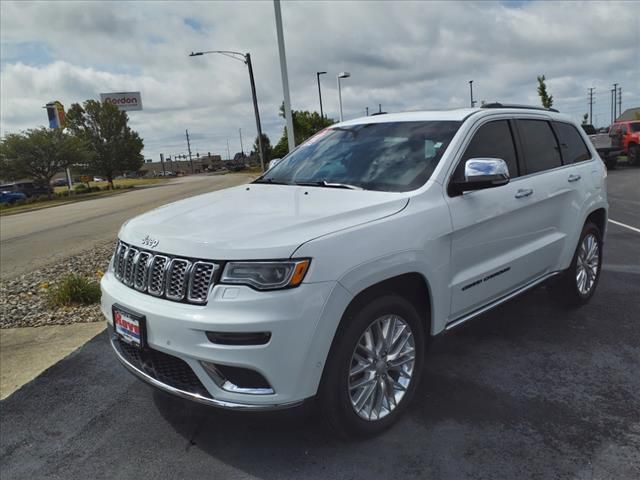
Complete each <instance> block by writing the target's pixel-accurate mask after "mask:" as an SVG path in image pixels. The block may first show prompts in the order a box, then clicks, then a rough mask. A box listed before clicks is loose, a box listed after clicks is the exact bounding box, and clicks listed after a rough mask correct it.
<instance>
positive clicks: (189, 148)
mask: <svg viewBox="0 0 640 480" xmlns="http://www.w3.org/2000/svg"><path fill="white" fill-rule="evenodd" d="M185 132H186V134H187V150H188V151H189V163H190V164H191V175H193V160H192V159H191V143H190V142H189V130H185Z"/></svg>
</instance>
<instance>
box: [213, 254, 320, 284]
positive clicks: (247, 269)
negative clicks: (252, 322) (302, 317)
mask: <svg viewBox="0 0 640 480" xmlns="http://www.w3.org/2000/svg"><path fill="white" fill-rule="evenodd" d="M310 262H311V261H310V260H309V259H304V260H284V261H273V262H228V263H227V264H226V266H225V267H224V271H223V272H222V279H221V280H220V282H221V283H232V284H238V285H248V286H250V287H253V288H255V289H258V290H277V289H280V288H293V287H297V286H298V285H300V284H301V283H302V280H303V279H304V276H305V275H306V273H307V270H308V269H309V263H310Z"/></svg>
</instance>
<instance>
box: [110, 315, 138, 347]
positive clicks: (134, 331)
mask: <svg viewBox="0 0 640 480" xmlns="http://www.w3.org/2000/svg"><path fill="white" fill-rule="evenodd" d="M144 320H145V318H144V315H139V314H137V313H134V312H132V311H130V310H125V309H123V308H122V307H118V306H116V305H114V306H113V326H114V329H115V332H116V335H117V336H118V337H119V338H120V339H121V340H122V341H124V342H127V343H128V344H130V345H133V346H135V347H138V348H143V347H144V340H145V331H144V327H145V325H144Z"/></svg>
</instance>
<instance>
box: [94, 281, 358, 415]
mask: <svg viewBox="0 0 640 480" xmlns="http://www.w3.org/2000/svg"><path fill="white" fill-rule="evenodd" d="M101 287H102V311H103V314H104V315H105V317H106V318H107V321H108V322H109V324H110V326H111V329H112V328H113V318H112V306H113V305H114V304H117V305H119V306H121V307H124V308H127V309H129V310H132V311H134V312H136V313H138V314H141V315H144V316H145V317H146V329H147V338H146V340H147V344H148V347H149V348H150V349H151V353H153V352H154V351H155V352H160V353H159V355H162V354H164V355H168V356H171V357H172V358H175V359H178V360H177V361H179V362H183V363H184V364H186V365H187V366H188V369H190V370H191V371H192V373H193V374H195V376H196V377H197V379H198V380H199V382H200V384H201V385H202V386H203V387H204V391H201V390H198V389H195V388H188V387H184V386H183V384H179V385H178V386H177V385H176V384H175V383H173V384H172V382H169V381H165V380H164V378H163V377H162V376H159V375H155V374H154V370H153V369H150V368H146V367H147V366H148V365H145V363H144V361H143V362H136V361H133V360H132V358H130V357H128V356H127V355H125V354H123V353H125V352H124V351H123V350H122V348H119V347H120V346H121V345H120V343H119V341H118V340H115V339H114V338H113V337H112V339H111V340H112V346H113V347H114V351H115V352H116V355H117V357H118V359H119V360H120V362H121V363H122V364H123V365H124V366H125V367H126V368H127V369H128V370H129V371H130V372H131V373H133V374H134V375H136V376H137V377H138V378H140V379H142V380H143V381H145V382H147V383H149V384H151V385H153V386H155V387H158V388H160V389H162V390H165V391H167V392H169V393H172V394H175V395H178V396H180V397H183V398H187V399H190V400H194V401H197V402H200V403H205V404H209V405H213V406H216V407H221V408H231V409H247V410H256V409H278V408H287V407H292V406H295V405H297V404H299V403H301V402H302V401H303V400H305V399H306V398H309V397H312V396H314V395H315V393H316V391H317V388H318V384H319V381H320V377H321V375H322V369H323V367H324V362H325V359H326V355H327V353H328V351H329V348H330V346H331V341H332V340H333V334H334V333H335V328H336V326H337V323H338V321H339V319H340V317H341V315H342V312H343V311H344V308H345V307H346V305H347V304H348V302H349V301H350V295H349V294H348V293H347V292H346V290H344V288H342V287H341V286H340V285H339V284H338V283H336V282H322V283H314V284H302V285H301V286H300V287H298V288H295V289H290V290H280V291H272V292H258V291H255V290H252V289H250V288H248V287H243V286H227V285H216V286H215V287H214V288H213V290H212V292H211V294H210V296H209V301H208V303H207V305H202V306H197V305H188V304H182V303H175V302H170V301H167V300H163V299H159V298H155V297H151V296H149V295H146V294H143V293H140V292H137V291H135V290H133V289H131V288H129V287H127V286H125V285H123V284H122V283H120V282H119V281H118V280H117V279H116V278H115V277H114V276H113V274H112V273H111V272H108V273H107V274H106V275H105V276H104V277H103V279H102V282H101ZM207 332H222V333H250V332H270V334H271V336H270V338H269V340H268V342H266V343H265V344H261V345H224V344H219V343H213V342H212V341H210V340H209V338H208V337H207ZM203 362H206V363H203ZM207 364H209V365H211V364H214V365H219V366H227V367H236V368H240V369H248V370H252V371H254V372H257V373H258V374H259V375H261V376H262V377H263V378H264V379H266V381H267V382H268V384H269V386H270V387H271V391H270V393H268V394H264V393H262V394H255V393H246V392H239V391H230V390H229V389H226V388H223V385H221V384H220V382H219V381H216V378H215V377H214V376H212V375H211V373H210V372H211V370H210V368H207Z"/></svg>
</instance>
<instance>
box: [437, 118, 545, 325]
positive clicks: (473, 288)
mask: <svg viewBox="0 0 640 480" xmlns="http://www.w3.org/2000/svg"><path fill="white" fill-rule="evenodd" d="M514 126H515V125H514V123H513V122H512V121H510V120H508V119H506V118H505V119H500V120H488V121H485V122H484V123H481V124H480V125H478V126H477V127H476V129H475V130H473V131H472V132H471V137H470V141H469V142H468V144H467V145H466V147H464V150H463V151H464V153H463V154H462V156H461V158H460V159H459V160H458V165H457V167H456V169H455V171H454V173H453V175H452V178H456V177H458V176H460V175H463V172H464V162H465V161H466V160H468V159H470V158H482V157H489V158H501V159H503V160H505V162H506V163H507V165H508V167H509V174H510V177H511V181H510V182H509V183H508V184H507V185H504V186H501V187H496V188H488V189H485V190H477V191H473V192H466V193H464V194H462V195H451V194H449V195H447V197H446V200H447V203H448V205H449V211H450V214H451V221H452V224H453V233H452V239H451V240H452V241H451V281H450V285H449V286H450V288H451V314H450V319H449V320H450V321H453V320H455V319H456V318H458V317H460V316H462V315H464V314H466V313H469V312H472V311H473V310H475V309H477V308H479V307H481V306H483V305H485V304H487V303H489V302H490V301H491V300H493V299H496V298H499V297H501V296H503V295H505V294H507V293H509V292H510V291H512V290H514V289H515V288H516V287H517V286H519V285H522V284H525V283H527V282H528V281H529V280H531V279H532V278H534V277H536V276H537V275H540V274H541V273H542V272H543V271H544V269H545V266H544V265H538V264H536V263H535V262H532V261H531V258H530V257H531V255H532V254H531V252H532V250H536V249H538V248H539V247H538V243H539V239H540V238H539V237H540V233H539V232H540V230H541V229H543V221H542V220H539V213H538V209H539V205H538V198H539V197H538V195H535V194H534V189H533V186H532V181H531V179H527V178H523V177H521V173H522V165H521V159H520V158H519V155H518V153H517V150H516V146H515V142H514V133H515V131H514ZM534 256H535V255H534Z"/></svg>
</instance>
